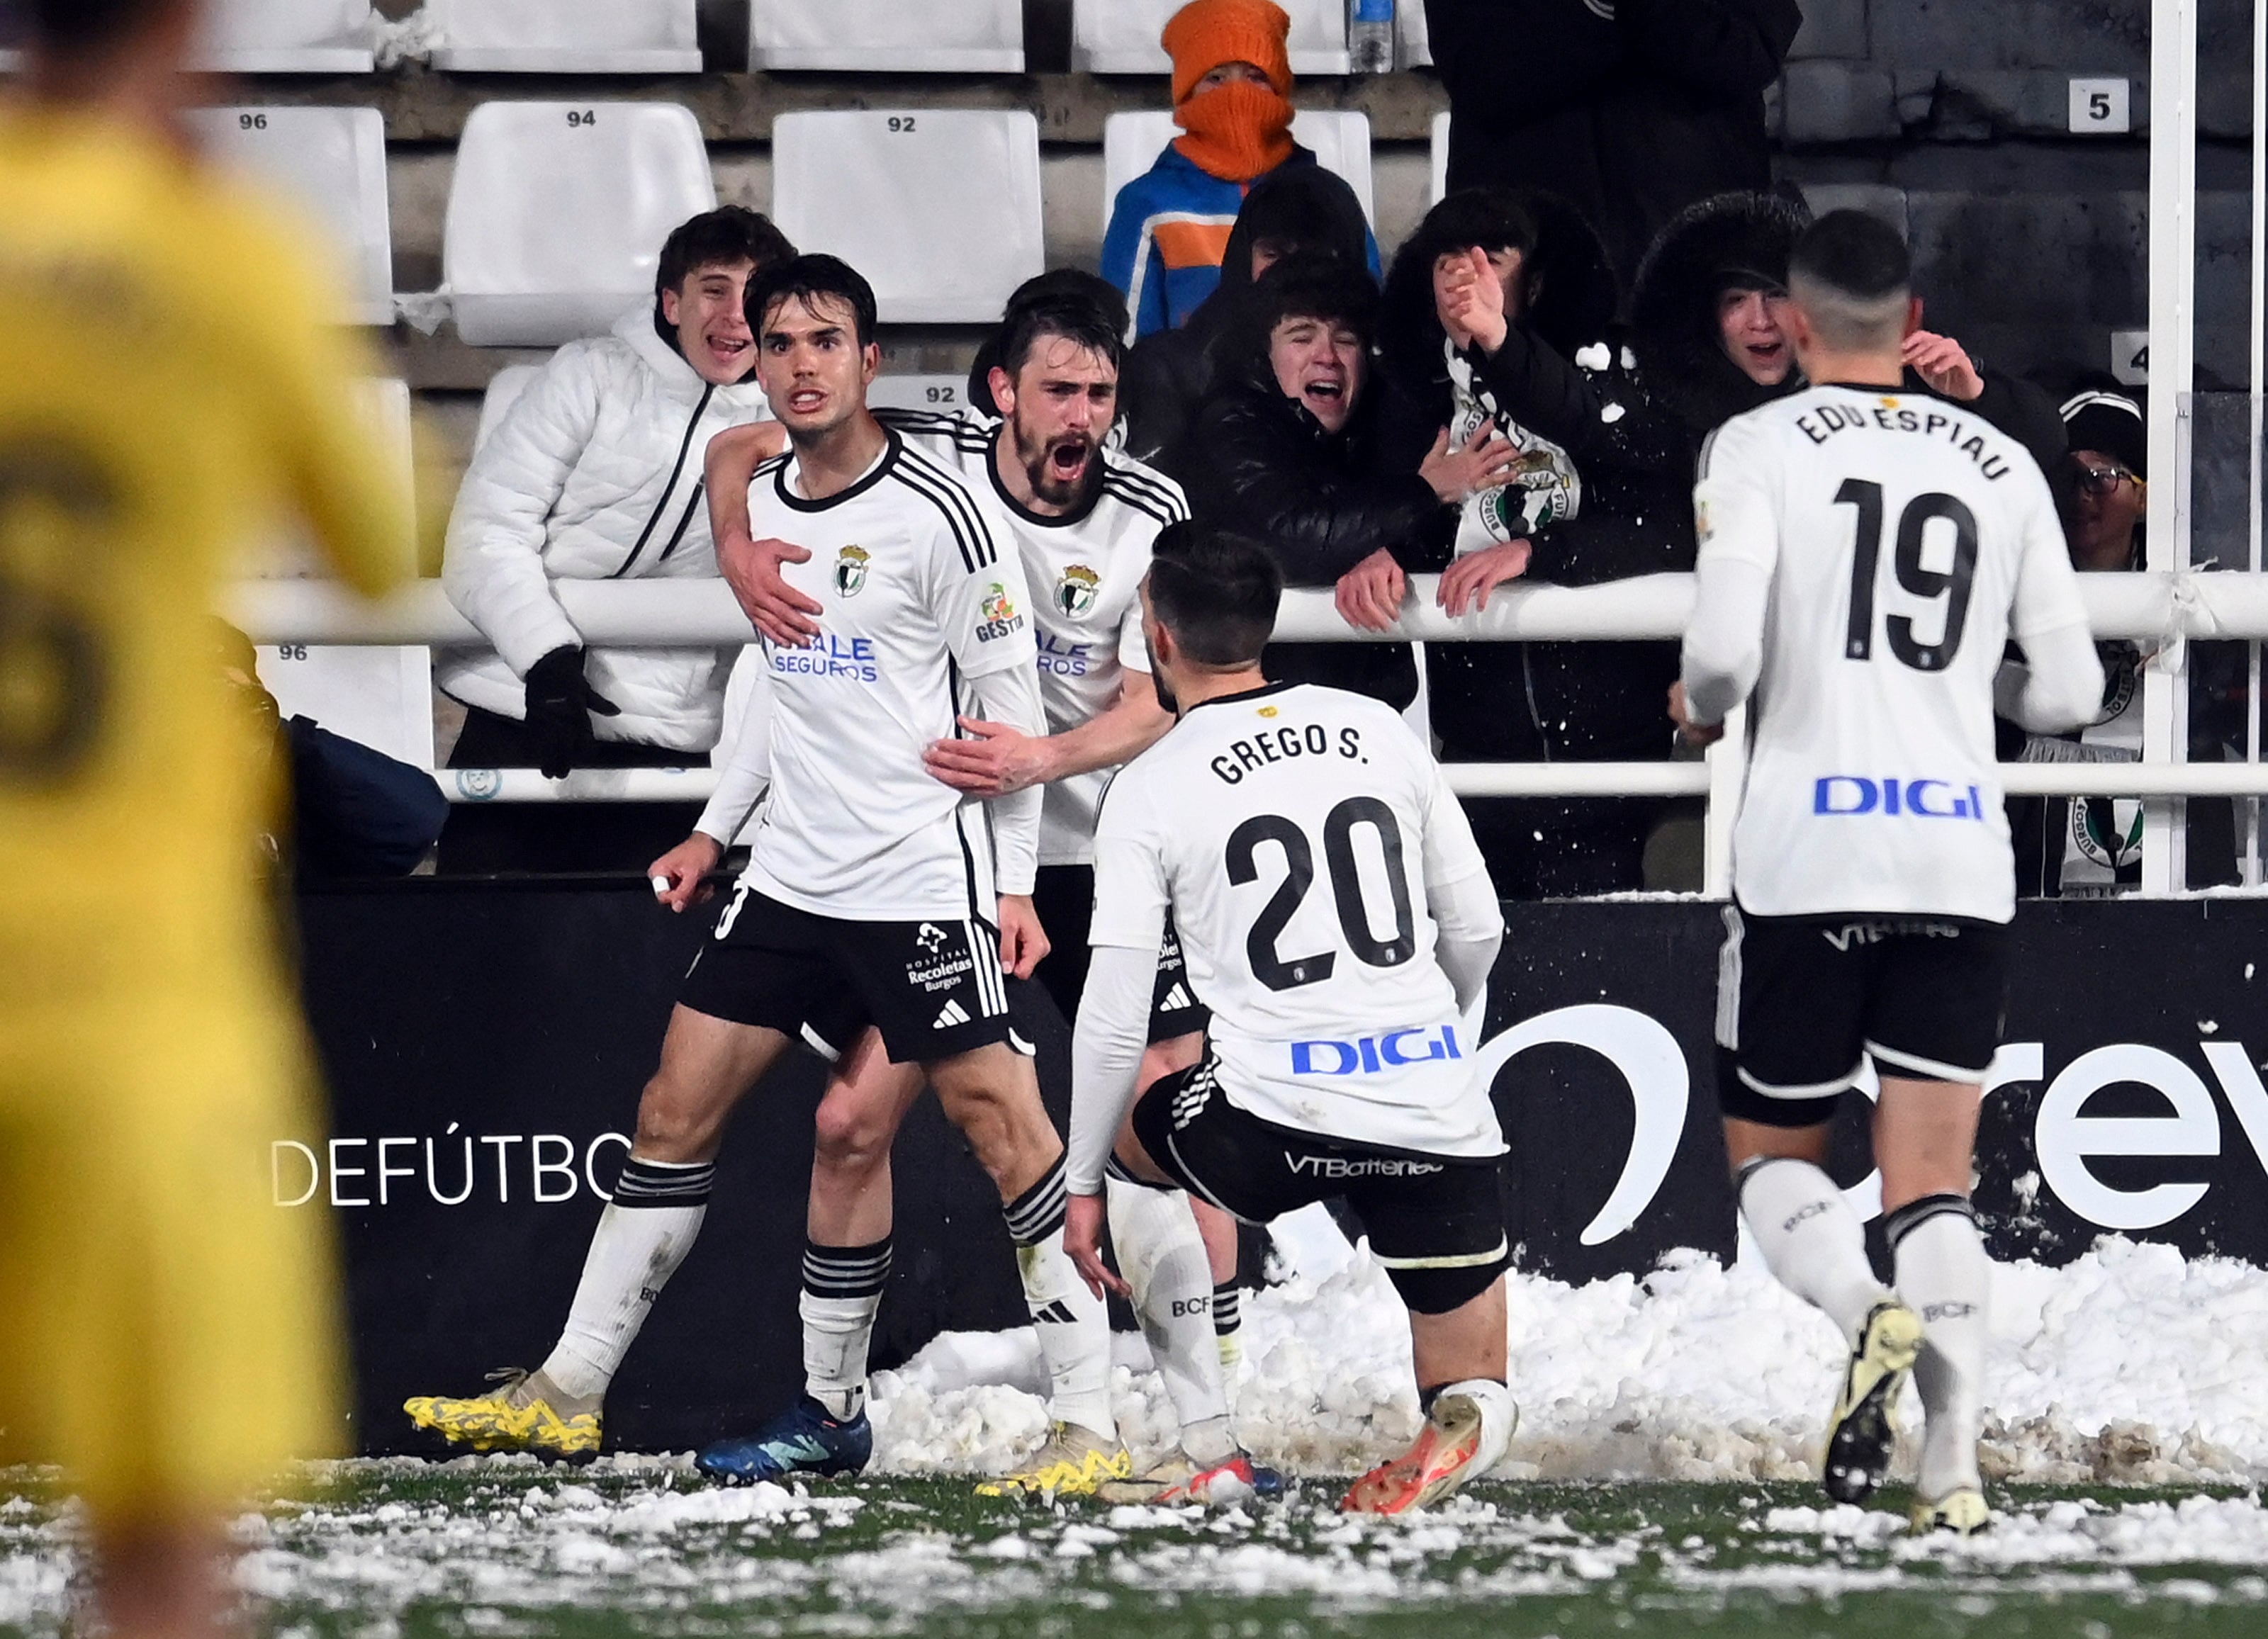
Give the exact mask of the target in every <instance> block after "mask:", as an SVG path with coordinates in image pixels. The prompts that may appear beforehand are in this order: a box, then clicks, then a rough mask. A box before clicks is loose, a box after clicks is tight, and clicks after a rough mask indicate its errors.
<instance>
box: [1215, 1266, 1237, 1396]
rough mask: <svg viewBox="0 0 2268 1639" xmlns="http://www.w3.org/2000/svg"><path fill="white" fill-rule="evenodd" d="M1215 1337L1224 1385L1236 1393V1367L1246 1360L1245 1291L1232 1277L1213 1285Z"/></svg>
mask: <svg viewBox="0 0 2268 1639" xmlns="http://www.w3.org/2000/svg"><path fill="white" fill-rule="evenodd" d="M1212 1338H1213V1345H1214V1348H1215V1349H1216V1351H1217V1352H1218V1353H1219V1356H1220V1376H1221V1383H1222V1385H1223V1386H1224V1387H1225V1388H1226V1389H1227V1390H1228V1391H1229V1392H1230V1393H1232V1394H1233V1393H1234V1392H1235V1388H1236V1369H1237V1367H1239V1366H1241V1365H1242V1364H1243V1363H1244V1292H1243V1289H1242V1288H1241V1287H1239V1286H1238V1285H1237V1283H1235V1282H1234V1281H1233V1280H1232V1281H1222V1282H1220V1283H1218V1284H1217V1285H1215V1286H1214V1288H1213V1289H1212Z"/></svg>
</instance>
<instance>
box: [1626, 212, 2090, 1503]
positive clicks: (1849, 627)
mask: <svg viewBox="0 0 2268 1639" xmlns="http://www.w3.org/2000/svg"><path fill="white" fill-rule="evenodd" d="M1911 283H1912V278H1911V265H1910V263H1909V261H1908V260H1907V256H1906V250H1905V246H1904V244H1903V243H1902V242H1901V241H1900V239H1898V237H1897V234H1896V232H1895V231H1893V230H1891V229H1889V228H1888V227H1886V226H1884V225H1883V224H1881V223H1879V222H1877V221H1876V220H1874V218H1872V217H1867V216H1863V215H1861V214H1859V212H1856V211H1850V210H1838V211H1834V212H1831V213H1830V214H1829V215H1827V216H1825V217H1821V218H1820V219H1819V221H1817V222H1816V223H1815V224H1812V225H1811V227H1810V228H1808V230H1806V232H1804V234H1803V237H1802V238H1801V239H1799V240H1798V241H1797V243H1796V246H1795V250H1794V252H1793V256H1792V257H1791V260H1790V265H1789V279H1788V284H1789V292H1790V295H1791V297H1792V298H1793V308H1792V311H1791V312H1790V313H1789V316H1788V329H1789V334H1790V338H1791V340H1792V341H1793V344H1794V347H1795V354H1796V360H1797V363H1798V364H1799V365H1800V367H1801V369H1802V371H1803V373H1804V375H1805V377H1806V379H1808V380H1809V381H1810V382H1811V383H1812V386H1811V387H1810V389H1809V390H1808V391H1807V392H1803V393H1797V394H1796V395H1795V396H1793V397H1792V398H1788V399H1783V400H1781V401H1778V402H1777V403H1774V404H1771V405H1767V406H1766V407H1764V408H1762V409H1757V410H1752V411H1750V412H1749V413H1748V414H1747V415H1741V416H1738V417H1736V418H1734V420H1732V421H1730V422H1727V423H1726V424H1725V425H1724V426H1723V427H1721V428H1719V430H1717V432H1716V433H1715V434H1714V435H1713V437H1712V440H1711V442H1710V444H1709V445H1708V446H1707V447H1706V449H1705V451H1704V452H1703V454H1702V458H1701V474H1700V481H1699V483H1698V485H1697V488H1696V490H1695V501H1694V506H1695V511H1696V516H1697V523H1698V526H1699V534H1700V542H1701V547H1700V560H1699V592H1698V599H1697V604H1696V606H1695V608H1694V612H1693V619H1692V624H1691V625H1690V627H1688V628H1687V630H1686V633H1685V647H1684V658H1683V678H1682V680H1681V681H1680V682H1679V683H1678V684H1677V685H1676V686H1675V687H1673V688H1672V690H1671V694H1670V713H1671V715H1672V717H1675V719H1676V720H1677V722H1678V724H1679V726H1680V727H1681V728H1682V729H1683V731H1685V733H1686V734H1687V736H1688V737H1689V738H1690V739H1694V740H1697V741H1699V742H1702V743H1704V744H1705V743H1707V742H1709V741H1712V740H1714V739H1718V738H1719V736H1720V735H1721V734H1722V732H1723V728H1722V724H1723V723H1724V720H1725V716H1726V714H1727V712H1728V711H1730V710H1731V709H1733V708H1734V706H1737V705H1739V704H1740V703H1741V702H1742V701H1743V700H1751V699H1752V701H1753V711H1752V719H1753V720H1752V724H1751V736H1750V745H1749V776H1748V790H1747V794H1746V796H1745V797H1744V798H1743V800H1742V805H1741V813H1740V819H1739V820H1738V821H1737V823H1736V825H1735V827H1734V833H1733V846H1734V860H1733V899H1734V903H1733V904H1732V905H1731V906H1730V907H1728V908H1727V909H1726V912H1725V922H1726V938H1725V948H1724V954H1723V957H1722V959H1721V963H1720V967H1719V999H1718V1004H1717V1021H1718V1023H1717V1029H1718V1043H1719V1049H1720V1051H1719V1055H1718V1056H1719V1072H1718V1099H1719V1103H1720V1104H1721V1106H1723V1110H1724V1114H1725V1142H1726V1149H1727V1152H1728V1154H1729V1156H1730V1158H1731V1161H1732V1165H1733V1170H1734V1177H1735V1179H1736V1180H1737V1187H1738V1192H1739V1197H1740V1203H1741V1211H1742V1216H1744V1217H1745V1218H1746V1219H1747V1221H1748V1224H1749V1229H1750V1230H1751V1231H1754V1232H1755V1235H1756V1240H1757V1243H1758V1245H1759V1246H1761V1247H1762V1248H1763V1251H1764V1259H1765V1261H1766V1262H1767V1263H1768V1264H1769V1265H1770V1267H1771V1271H1772V1273H1773V1274H1774V1275H1777V1276H1778V1277H1779V1280H1780V1281H1781V1283H1783V1284H1785V1285H1786V1287H1787V1288H1788V1289H1789V1290H1792V1291H1793V1292H1795V1293H1796V1294H1797V1295H1798V1296H1799V1297H1803V1298H1805V1299H1806V1300H1808V1302H1810V1303H1812V1304H1815V1305H1817V1306H1818V1307H1819V1308H1821V1309H1823V1310H1824V1311H1825V1312H1827V1314H1828V1315H1829V1316H1830V1318H1831V1319H1833V1320H1834V1321H1835V1323H1836V1324H1837V1326H1838V1327H1841V1328H1842V1330H1843V1334H1844V1337H1845V1340H1846V1341H1847V1342H1848V1343H1849V1345H1850V1351H1851V1353H1850V1359H1849V1363H1848V1364H1847V1366H1846V1367H1845V1371H1844V1376H1843V1384H1842V1388H1841V1392H1840V1393H1839V1394H1838V1396H1837V1401H1836V1404H1835V1407H1834V1410H1833V1412H1832V1414H1831V1415H1830V1418H1829V1422H1828V1437H1827V1449H1826V1454H1825V1459H1824V1474H1823V1480H1824V1482H1825V1485H1826V1488H1827V1490H1828V1493H1829V1495H1830V1496H1833V1497H1835V1498H1836V1499H1837V1501H1839V1502H1857V1501H1859V1499H1861V1498H1863V1497H1865V1496H1867V1495H1868V1494H1869V1493H1870V1492H1872V1491H1873V1490H1874V1488H1875V1486H1877V1485H1878V1484H1880V1483H1881V1480H1882V1477H1883V1474H1884V1473H1885V1471H1886V1470H1887V1469H1888V1467H1889V1460H1890V1449H1891V1445H1892V1443H1893V1441H1894V1438H1895V1435H1896V1430H1895V1427H1894V1425H1893V1422H1892V1421H1891V1413H1892V1409H1893V1407H1894V1406H1895V1405H1896V1400H1897V1396H1898V1393H1899V1391H1900V1390H1901V1388H1902V1387H1903V1386H1904V1382H1905V1378H1906V1375H1907V1373H1908V1372H1909V1371H1911V1372H1912V1373H1913V1374H1914V1375H1915V1377H1916V1378H1917V1379H1918V1382H1919V1384H1920V1387H1921V1395H1922V1405H1923V1407H1924V1409H1925V1411H1926V1414H1927V1422H1926V1432H1925V1437H1924V1441H1923V1446H1922V1457H1921V1475H1920V1480H1919V1483H1918V1486H1917V1488H1916V1492H1915V1498H1914V1503H1913V1510H1912V1520H1913V1525H1914V1528H1915V1529H1916V1530H1917V1531H1932V1530H1949V1531H1953V1532H1960V1533H1962V1534H1964V1535H1965V1534H1967V1533H1968V1532H1973V1531H1976V1530H1978V1529H1980V1528H1982V1527H1983V1526H1984V1525H1986V1524H1987V1523H1988V1522H1989V1520H1990V1518H1991V1515H1990V1513H1989V1511H1988V1510H1987V1509H1986V1507H1985V1496H1984V1488H1983V1484H1982V1481H1980V1480H1979V1478H1978V1475H1977V1432H1978V1429H1979V1427H1980V1424H1981V1421H1982V1418H1983V1403H1982V1394H1983V1383H1982V1380H1981V1379H1982V1376H1983V1372H1984V1365H1985V1340H1986V1338H1987V1336H1988V1335H1989V1330H1988V1326H1987V1321H1986V1302H1987V1299H1988V1298H1989V1297H1990V1296H1991V1282H1992V1265H1991V1263H1990V1262H1989V1261H1988V1260H1987V1259H1986V1258H1985V1246H1984V1242H1983V1240H1982V1238H1980V1237H1979V1235H1978V1233H1977V1219H1976V1214H1975V1212H1974V1210H1973V1209H1971V1207H1970V1202H1969V1190H1970V1168H1971V1150H1972V1149H1973V1146H1974V1143H1975V1140H1976V1136H1977V1101H1978V1099H1979V1096H1980V1089H1981V1084H1982V1082H1983V1081H1984V1078H1985V1069H1986V1067H1987V1066H1988V1065H1989V1064H1990V1063H1991V1062H1992V1055H1993V1052H1994V1050H1995V1049H1996V1048H1997V1047H1998V1046H1999V1038H2000V1027H2001V1022H2002V1018H2001V1015H2002V1010H2003V1007H2004V1004H2005V997H2006V995H2007V974H2006V959H2007V957H2006V952H2007V923H2008V922H2009V920H2010V918H2011V917H2012V916H2013V915H2014V911H2015V903H2014V871H2013V867H2012V864H2011V859H2010V855H2009V849H2008V827H2007V819H2006V817H2005V815H2004V813H2003V812H2002V808H2001V800H2000V785H1999V769H1998V768H1997V766H1996V765H1995V763H1994V761H1993V734H1992V703H1993V702H1992V682H1993V676H1994V673H1996V672H1997V671H1998V670H1999V665H2000V656H2001V650H2002V647H2003V645H2004V643H2006V642H2007V639H2009V638H2010V637H2012V636H2013V637H2014V639H2015V641H2016V642H2017V643H2018V644H2019V645H2021V648H2022V649H2023V650H2024V653H2025V657H2026V658H2027V659H2028V660H2029V663H2030V667H2031V670H2030V674H2029V680H2028V681H2027V682H2026V684H2025V687H2024V689H2023V693H2022V697H2021V700H2020V701H2017V702H2014V706H2015V710H2016V713H2017V715H2018V716H2019V717H2021V719H2022V721H2023V722H2024V724H2025V725H2026V726H2027V727H2029V728H2032V729H2035V730H2038V731H2053V730H2057V729H2062V728H2067V727H2069V726H2070V725H2072V724H2075V723H2078V722H2080V721H2081V720H2083V719H2084V718H2086V717H2090V716H2092V715H2093V713H2094V711H2095V707H2096V704H2097V702H2099V701H2100V699H2101V697H2102V666H2101V665H2099V664H2098V662H2097V661H2096V659H2095V649H2094V646H2093V644H2092V643H2091V642H2090V640H2089V638H2088V628H2087V615H2086V611H2085V609H2084V608H2083V607H2082V606H2081V605H2080V597H2079V586H2078V583H2077V581H2076V580H2075V579H2074V577H2073V573H2072V568H2071V562H2070V559H2069V558H2068V557H2067V556H2066V554H2065V551H2064V542H2063V532H2062V530H2061V528H2060V527H2059V526H2058V523H2057V521H2056V511H2055V503H2054V501H2053V499H2052V497H2051V496H2050V494H2049V491H2048V485H2047V481H2046V479H2045V478H2043V476H2042V475H2041V473H2040V469H2039V467H2038V466H2037V465H2036V463H2035V462H2034V461H2033V459H2032V458H2031V457H2030V456H2029V454H2027V453H2026V452H2025V451H2024V449H2023V446H2022V445H2020V444H2019V443H2018V442H2017V441H2016V440H2015V439H2014V438H2012V437H2007V435H2005V434H2003V433H2001V432H1999V431H1998V430H1995V429H1994V428H1992V426H1990V425H1988V424H1987V423H1984V422H1982V421H1980V420H1978V419H1977V417H1976V416H1975V415H1972V414H1971V413H1970V411H1969V409H1968V408H1967V407H1966V406H1964V405H1962V404H1961V403H1958V402H1956V401H1952V400H1949V399H1942V398H1939V397H1937V396H1935V395H1933V394H1932V393H1926V392H1914V391H1909V390H1907V389H1906V388H1905V387H1904V386H1902V385H1901V383H1902V381H1903V379H1904V370H1903V362H1902V358H1901V349H1902V346H1903V344H1904V340H1905V338H1906V336H1907V334H1909V333H1910V332H1911V331H1912V330H1913V328H1914V327H1915V325H1916V323H1917V321H1918V317H1919V312H1918V305H1917V304H1915V302H1914V301H1913V299H1912V295H1911ZM1869 1058H1871V1059H1872V1060H1873V1061H1874V1067H1875V1069H1876V1071H1877V1072H1878V1073H1879V1075H1880V1077H1881V1101H1880V1103H1879V1104H1878V1105H1877V1106H1875V1110H1874V1159H1875V1162H1876V1164H1877V1165H1879V1166H1880V1167H1881V1173H1882V1207H1883V1209H1884V1211H1885V1212H1886V1213H1887V1214H1888V1215H1889V1220H1888V1225H1887V1227H1888V1230H1889V1242H1890V1247H1891V1251H1892V1254H1893V1257H1894V1259H1895V1262H1896V1271H1895V1272H1896V1283H1897V1290H1896V1292H1892V1291H1889V1290H1885V1289H1884V1288H1883V1287H1882V1285H1881V1283H1879V1282H1878V1281H1876V1280H1875V1278H1874V1270H1873V1268H1872V1267H1871V1266H1870V1265H1869V1264H1868V1262H1867V1252H1866V1246H1865V1242H1864V1238H1863V1235H1862V1231H1861V1226H1860V1224H1859V1217H1858V1215H1857V1214H1856V1213H1854V1212H1853V1211H1852V1209H1851V1208H1850V1205H1849V1203H1848V1202H1845V1199H1844V1196H1843V1193H1842V1191H1841V1190H1839V1189H1837V1187H1835V1185H1834V1183H1833V1181H1832V1180H1830V1179H1829V1177H1828V1176H1827V1173H1826V1172H1825V1171H1823V1166H1824V1164H1825V1162H1826V1159H1827V1147H1828V1130H1829V1129H1828V1123H1829V1120H1830V1117H1831V1116H1832V1115H1833V1114H1834V1112H1835V1106H1836V1101H1837V1099H1838V1098H1839V1097H1840V1096H1841V1094H1842V1093H1843V1091H1845V1089H1846V1088H1848V1087H1850V1086H1851V1085H1852V1084H1853V1083H1854V1082H1855V1081H1856V1080H1857V1078H1858V1076H1859V1071H1860V1070H1861V1069H1863V1068H1864V1066H1865V1064H1866V1062H1867V1060H1868V1059H1869Z"/></svg>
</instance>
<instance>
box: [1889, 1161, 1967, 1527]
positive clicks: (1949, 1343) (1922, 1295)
mask: <svg viewBox="0 0 2268 1639" xmlns="http://www.w3.org/2000/svg"><path fill="white" fill-rule="evenodd" d="M1887 1227H1888V1229H1889V1239H1890V1248H1891V1253H1892V1256H1893V1257H1894V1258H1895V1260H1896V1271H1897V1278H1898V1295H1899V1296H1900V1297H1903V1298H1904V1299H1905V1301H1906V1302H1907V1304H1908V1305H1911V1307H1912V1309H1913V1311H1914V1312H1915V1313H1916V1314H1918V1315H1919V1316H1921V1324H1922V1334H1923V1341H1922V1349H1921V1356H1920V1358H1919V1359H1918V1360H1916V1361H1915V1362H1914V1382H1915V1384H1916V1385H1918V1387H1919V1388H1920V1390H1921V1404H1922V1411H1923V1413H1924V1422H1923V1425H1922V1446H1921V1476H1920V1479H1919V1480H1918V1481H1917V1484H1918V1488H1919V1490H1920V1493H1921V1495H1922V1496H1923V1497H1925V1498H1926V1499H1927V1500H1929V1501H1931V1502H1937V1501H1940V1500H1941V1499H1942V1498H1943V1497H1944V1496H1946V1495H1947V1494H1948V1492H1952V1491H1956V1490H1959V1489H1961V1488H1963V1487H1973V1488H1979V1489H1981V1488H1982V1485H1981V1482H1980V1481H1979V1480H1978V1478H1977V1437H1978V1436H1979V1434H1980V1433H1981V1432H1982V1431H1983V1428H1984V1419H1985V1411H1984V1380H1985V1342H1986V1341H1987V1339H1988V1338H1989V1337H1990V1335H1991V1333H1992V1315H1991V1307H1990V1305H1991V1299H1992V1260H1991V1259H1990V1258H1988V1257H1986V1256H1985V1241H1984V1238H1983V1237H1982V1236H1980V1235H1979V1234H1978V1233H1977V1214H1976V1210H1975V1209H1973V1208H1972V1207H1971V1206H1970V1204H1969V1202H1967V1201H1966V1200H1964V1199H1963V1198H1962V1197H1961V1196H1959V1195H1924V1196H1923V1197H1922V1198H1921V1199H1920V1200H1918V1201H1916V1202H1911V1203H1909V1204H1908V1205H1906V1206H1904V1207H1901V1208H1899V1209H1897V1210H1896V1212H1893V1213H1892V1214H1890V1217H1889V1224H1888V1226H1887Z"/></svg>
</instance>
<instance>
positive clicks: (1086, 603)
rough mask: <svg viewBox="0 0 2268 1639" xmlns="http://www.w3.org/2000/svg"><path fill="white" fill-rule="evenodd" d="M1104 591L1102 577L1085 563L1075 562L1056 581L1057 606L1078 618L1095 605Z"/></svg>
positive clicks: (1072, 616)
mask: <svg viewBox="0 0 2268 1639" xmlns="http://www.w3.org/2000/svg"><path fill="white" fill-rule="evenodd" d="M1101 591H1102V577H1101V576H1100V575H1098V574H1096V573H1095V572H1094V570H1091V569H1089V568H1087V567H1086V564H1084V563H1074V564H1072V565H1071V567H1070V568H1069V569H1067V570H1064V572H1063V576H1062V577H1061V578H1060V579H1058V580H1057V582H1056V607H1057V608H1058V609H1060V610H1062V611H1063V612H1064V614H1068V615H1070V616H1071V618H1072V619H1073V620H1077V619H1078V618H1079V616H1080V615H1082V614H1086V613H1087V612H1088V611H1090V610H1092V609H1093V608H1094V600H1095V599H1096V597H1097V596H1098V595H1099V594H1100V593H1101Z"/></svg>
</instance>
